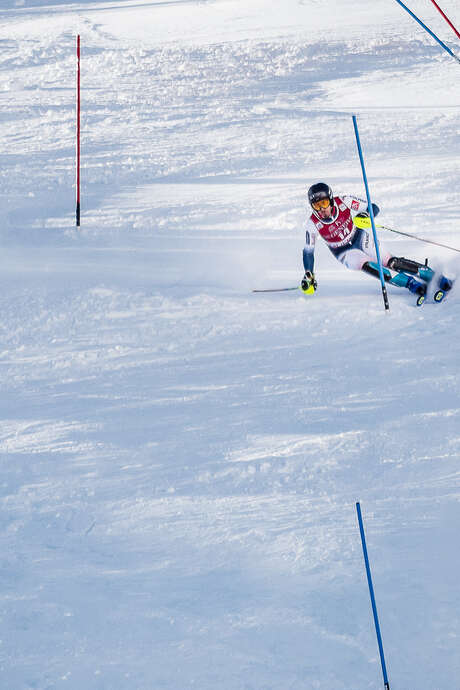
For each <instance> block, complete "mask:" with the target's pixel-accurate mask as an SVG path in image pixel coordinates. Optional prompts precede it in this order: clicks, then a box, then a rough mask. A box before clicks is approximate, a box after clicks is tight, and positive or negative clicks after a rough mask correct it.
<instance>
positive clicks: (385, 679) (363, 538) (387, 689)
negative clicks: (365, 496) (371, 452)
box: [356, 502, 390, 690]
mask: <svg viewBox="0 0 460 690" xmlns="http://www.w3.org/2000/svg"><path fill="white" fill-rule="evenodd" d="M356 512H357V513H358V524H359V532H360V534H361V544H362V547H363V556H364V564H365V566H366V575H367V584H368V585H369V594H370V597H371V605H372V613H373V615H374V625H375V632H376V635H377V643H378V646H379V654H380V663H381V665H382V674H383V683H384V687H385V690H390V683H389V682H388V675H387V667H386V664H385V656H384V653H383V643H382V635H381V633H380V625H379V617H378V614H377V605H376V603H375V595H374V586H373V584H372V575H371V568H370V565H369V556H368V554H367V546H366V536H365V534H364V525H363V517H362V515H361V506H360V504H359V502H358V503H357V504H356Z"/></svg>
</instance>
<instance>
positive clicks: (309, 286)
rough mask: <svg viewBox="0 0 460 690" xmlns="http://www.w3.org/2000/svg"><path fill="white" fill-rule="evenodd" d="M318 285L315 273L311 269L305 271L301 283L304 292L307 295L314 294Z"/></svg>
mask: <svg viewBox="0 0 460 690" xmlns="http://www.w3.org/2000/svg"><path fill="white" fill-rule="evenodd" d="M317 287H318V283H317V282H316V280H315V274H314V273H312V272H311V271H305V275H304V277H303V278H302V281H301V283H300V288H301V290H302V292H304V293H305V294H306V295H312V294H313V293H314V292H315V290H316V288H317Z"/></svg>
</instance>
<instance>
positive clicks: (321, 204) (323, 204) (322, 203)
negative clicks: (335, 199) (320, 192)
mask: <svg viewBox="0 0 460 690" xmlns="http://www.w3.org/2000/svg"><path fill="white" fill-rule="evenodd" d="M330 205H331V202H330V201H329V199H320V200H319V201H313V202H312V206H313V208H314V209H315V211H320V210H321V209H322V208H327V207H328V206H330Z"/></svg>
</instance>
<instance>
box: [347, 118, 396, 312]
mask: <svg viewBox="0 0 460 690" xmlns="http://www.w3.org/2000/svg"><path fill="white" fill-rule="evenodd" d="M352 119H353V127H354V130H355V137H356V145H357V147H358V154H359V160H360V163H361V171H362V174H363V181H364V186H365V188H366V197H367V208H368V209H369V216H370V221H371V225H372V234H373V235H374V244H375V253H376V256H377V264H378V267H379V276H380V284H381V287H382V297H383V304H384V306H385V313H388V310H389V309H390V304H389V302H388V295H387V288H386V285H385V278H384V276H383V267H382V259H381V258H380V249H379V241H378V238H377V231H376V229H375V221H374V211H373V209H372V202H371V195H370V192H369V185H368V184H367V175H366V168H365V166H364V157H363V151H362V148H361V141H360V139H359V132H358V121H357V119H356V115H353V116H352Z"/></svg>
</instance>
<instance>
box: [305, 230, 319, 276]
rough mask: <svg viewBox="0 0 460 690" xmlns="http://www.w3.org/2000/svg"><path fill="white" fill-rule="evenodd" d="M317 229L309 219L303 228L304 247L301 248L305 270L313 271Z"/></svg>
mask: <svg viewBox="0 0 460 690" xmlns="http://www.w3.org/2000/svg"><path fill="white" fill-rule="evenodd" d="M317 232H318V231H317V230H316V228H315V226H314V224H313V223H312V221H311V220H310V219H309V220H308V222H307V227H306V230H305V247H304V248H303V267H304V269H305V270H306V271H311V272H312V273H313V267H314V265H315V243H316V235H317Z"/></svg>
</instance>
